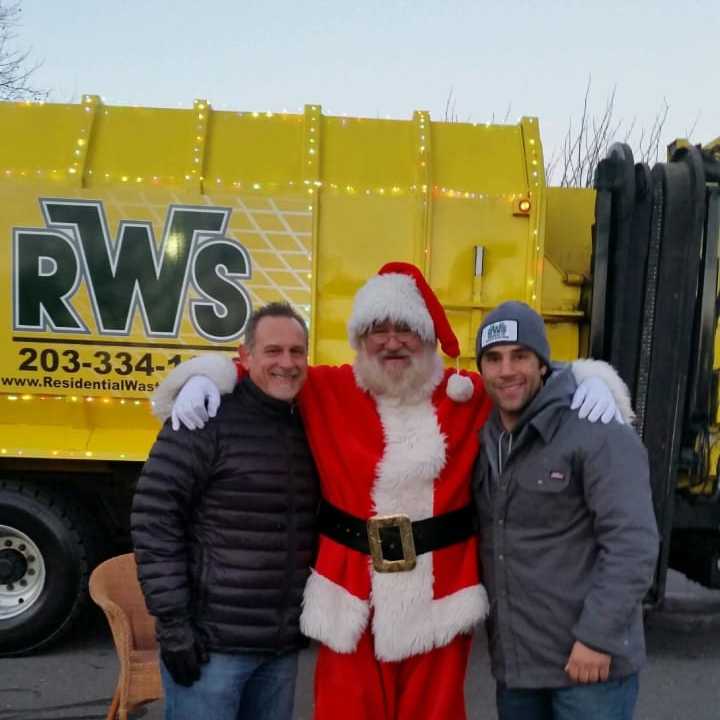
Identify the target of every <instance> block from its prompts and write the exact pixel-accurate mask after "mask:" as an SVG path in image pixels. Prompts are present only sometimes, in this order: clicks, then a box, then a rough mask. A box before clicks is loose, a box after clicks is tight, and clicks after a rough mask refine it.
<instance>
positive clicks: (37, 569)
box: [0, 525, 45, 620]
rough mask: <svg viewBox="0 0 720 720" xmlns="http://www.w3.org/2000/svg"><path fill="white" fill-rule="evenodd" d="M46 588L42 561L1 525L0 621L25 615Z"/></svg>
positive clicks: (13, 531)
mask: <svg viewBox="0 0 720 720" xmlns="http://www.w3.org/2000/svg"><path fill="white" fill-rule="evenodd" d="M44 587H45V561H44V559H43V556H42V554H41V553H40V550H39V548H38V546H37V545H36V544H35V543H34V542H33V541H32V540H31V539H30V538H29V537H28V536H27V535H26V534H25V533H24V532H21V531H20V530H17V529H16V528H13V527H10V526H9V525H0V620H8V619H9V618H12V617H15V616H16V615H20V614H22V613H24V612H27V611H28V610H29V609H30V608H31V607H32V606H33V605H34V604H35V603H36V602H37V600H38V598H39V597H40V593H42V590H43V588H44Z"/></svg>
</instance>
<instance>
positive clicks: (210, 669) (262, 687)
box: [160, 652, 298, 720]
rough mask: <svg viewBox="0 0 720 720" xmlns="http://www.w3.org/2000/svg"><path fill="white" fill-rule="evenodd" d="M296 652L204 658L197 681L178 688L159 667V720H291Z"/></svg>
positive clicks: (213, 654) (214, 654)
mask: <svg viewBox="0 0 720 720" xmlns="http://www.w3.org/2000/svg"><path fill="white" fill-rule="evenodd" d="M297 663H298V653H297V652H292V653H287V654H286V655H280V656H276V655H253V654H243V655H226V654H221V653H210V660H209V661H208V662H207V663H206V664H205V665H203V666H202V675H201V676H200V679H199V680H198V681H197V682H196V683H193V684H192V685H191V686H190V687H183V686H182V685H178V684H177V683H176V682H175V681H174V680H173V679H172V678H171V677H170V673H168V671H167V670H166V669H165V666H164V665H163V664H162V662H161V663H160V671H161V674H162V682H163V687H164V688H165V720H291V718H292V713H293V702H294V699H295V677H296V675H297Z"/></svg>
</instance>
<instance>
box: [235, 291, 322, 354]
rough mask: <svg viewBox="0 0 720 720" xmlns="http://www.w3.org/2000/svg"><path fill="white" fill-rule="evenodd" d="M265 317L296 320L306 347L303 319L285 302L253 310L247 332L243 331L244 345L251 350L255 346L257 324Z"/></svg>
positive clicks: (273, 303) (305, 327)
mask: <svg viewBox="0 0 720 720" xmlns="http://www.w3.org/2000/svg"><path fill="white" fill-rule="evenodd" d="M265 317H284V318H289V319H291V320H297V321H298V322H299V323H300V325H301V327H302V329H303V332H304V333H305V347H307V345H308V327H307V323H306V322H305V318H304V317H303V316H302V315H300V313H299V312H298V311H297V310H295V308H294V307H293V306H292V305H290V303H286V302H271V303H268V304H267V305H263V306H262V307H261V308H258V309H257V310H254V311H253V313H252V315H250V319H249V320H248V324H247V330H245V344H246V345H247V346H248V347H249V348H250V349H252V348H253V346H254V345H255V333H256V332H257V326H258V323H259V322H260V321H261V320H262V319H263V318H265Z"/></svg>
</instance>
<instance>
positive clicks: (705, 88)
mask: <svg viewBox="0 0 720 720" xmlns="http://www.w3.org/2000/svg"><path fill="white" fill-rule="evenodd" d="M23 8H24V11H23V26H22V27H21V28H20V36H21V40H22V43H23V44H24V45H31V46H32V48H33V50H34V53H35V55H36V56H37V57H38V58H40V59H42V60H43V61H44V64H43V66H42V67H41V69H40V70H39V71H38V73H37V76H36V79H35V80H36V84H37V85H40V86H43V87H47V88H49V89H50V90H51V91H52V98H53V100H55V101H61V102H65V101H68V100H71V99H73V100H77V99H78V98H79V97H80V95H81V94H83V93H95V94H99V95H102V96H103V97H104V98H105V100H106V102H107V103H109V104H137V105H152V106H170V107H178V106H181V107H189V106H190V105H191V104H192V101H193V99H195V98H199V97H204V98H207V99H208V100H209V101H210V102H211V103H212V104H213V106H215V107H216V108H218V109H233V110H257V111H265V110H272V111H280V110H283V109H288V110H291V111H294V110H297V109H298V108H300V107H301V106H302V105H303V104H305V103H320V104H321V105H322V107H323V111H324V112H325V113H327V114H343V113H346V114H349V115H362V116H367V117H378V116H379V117H385V116H389V117H393V118H408V117H410V116H411V114H412V111H413V110H414V109H426V110H429V111H430V113H431V116H432V117H434V118H435V119H438V120H440V119H443V117H444V115H445V105H446V101H447V99H448V95H449V93H450V92H451V90H452V93H453V98H454V102H455V113H456V115H457V117H458V119H460V120H470V121H471V122H486V121H489V120H491V118H492V116H493V113H494V115H495V119H496V120H502V119H503V118H504V117H505V115H506V113H507V111H508V108H510V118H511V120H512V121H515V120H516V119H517V118H518V117H519V116H520V115H536V116H538V117H539V118H540V127H541V133H542V138H543V144H544V146H545V151H546V156H550V155H551V154H552V151H553V148H555V147H557V146H558V145H559V143H560V141H561V139H562V137H563V136H564V134H565V131H566V129H567V126H568V122H569V119H570V117H571V116H573V115H574V116H575V117H577V116H578V115H579V112H580V110H581V107H582V101H583V95H584V92H585V86H586V84H587V81H588V77H589V76H592V99H593V105H594V107H595V108H596V109H597V110H598V111H599V110H600V109H601V107H602V106H603V105H604V102H605V99H606V98H607V96H608V94H609V93H610V92H611V90H612V88H613V86H616V87H617V97H616V117H617V118H618V119H624V120H625V122H626V123H630V122H631V121H632V120H633V118H634V119H635V120H636V124H637V126H638V127H642V126H645V127H649V126H650V125H651V124H652V122H653V119H654V117H655V116H656V114H657V113H658V111H659V110H660V108H661V107H662V105H663V102H664V101H667V103H668V104H669V106H670V110H669V115H668V120H667V123H666V126H665V131H664V133H663V134H664V140H665V141H670V140H672V139H673V138H675V137H677V136H685V135H686V133H687V132H688V130H689V129H690V128H692V126H693V125H695V132H694V134H693V138H692V139H693V140H694V141H695V142H706V141H708V140H710V139H712V138H714V137H717V136H718V135H720V89H719V88H718V84H717V57H718V37H720V3H719V2H718V1H717V0H686V2H684V3H678V2H670V1H668V0H658V1H657V2H650V1H649V0H641V1H638V2H633V1H632V0H625V2H622V1H621V0H604V2H598V3H596V2H580V1H577V2H571V1H569V0H567V1H564V0H546V1H545V2H528V1H526V0H514V1H506V2H497V1H496V0H475V1H471V0H455V1H454V2H453V1H446V2H443V1H442V0H433V1H430V0H412V1H411V0H385V1H384V2H383V1H382V0H364V1H363V0H356V1H355V2H347V1H346V0H334V1H330V0H317V1H315V2H309V1H305V2H303V1H302V0H295V2H293V1H291V0H274V1H273V0H266V1H265V2H247V1H243V0H235V1H234V2H230V1H228V0H204V1H203V0H197V1H195V2H191V1H190V0H175V1H171V0H142V1H141V0H115V1H114V2H107V1H106V0H23ZM618 139H622V138H618Z"/></svg>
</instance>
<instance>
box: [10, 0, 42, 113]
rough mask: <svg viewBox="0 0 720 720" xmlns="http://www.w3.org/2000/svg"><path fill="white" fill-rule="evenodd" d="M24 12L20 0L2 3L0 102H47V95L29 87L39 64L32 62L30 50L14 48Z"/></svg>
mask: <svg viewBox="0 0 720 720" xmlns="http://www.w3.org/2000/svg"><path fill="white" fill-rule="evenodd" d="M21 12H22V9H21V2H20V0H16V1H15V2H9V3H8V2H5V0H0V100H45V99H47V97H48V91H47V90H41V89H38V88H35V87H33V86H32V85H31V83H30V79H31V77H32V75H33V74H34V73H35V71H36V70H37V69H38V67H40V63H38V62H35V61H33V60H32V59H31V57H30V50H21V49H18V48H16V47H15V39H16V38H17V34H16V32H15V30H16V28H17V27H19V25H20V14H21Z"/></svg>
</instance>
